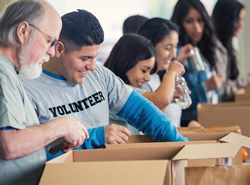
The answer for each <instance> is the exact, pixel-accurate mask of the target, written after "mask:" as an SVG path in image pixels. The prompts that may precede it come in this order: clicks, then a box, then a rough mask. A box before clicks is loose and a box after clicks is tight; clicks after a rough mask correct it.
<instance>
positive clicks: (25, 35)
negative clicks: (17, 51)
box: [16, 21, 32, 45]
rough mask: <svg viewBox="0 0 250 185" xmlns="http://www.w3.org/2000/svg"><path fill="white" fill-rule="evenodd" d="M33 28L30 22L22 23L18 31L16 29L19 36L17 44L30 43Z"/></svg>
mask: <svg viewBox="0 0 250 185" xmlns="http://www.w3.org/2000/svg"><path fill="white" fill-rule="evenodd" d="M31 29H32V28H31V26H30V25H29V23H28V22H26V21H24V22H21V23H20V24H19V25H18V27H17V29H16V35H17V39H18V40H17V42H18V43H19V44H21V45H23V44H25V43H27V42H28V40H29V39H30V32H31Z"/></svg>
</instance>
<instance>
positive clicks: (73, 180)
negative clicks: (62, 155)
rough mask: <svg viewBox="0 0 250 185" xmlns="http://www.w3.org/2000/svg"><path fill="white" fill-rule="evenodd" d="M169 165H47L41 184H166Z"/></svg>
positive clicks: (123, 163)
mask: <svg viewBox="0 0 250 185" xmlns="http://www.w3.org/2000/svg"><path fill="white" fill-rule="evenodd" d="M168 163H169V161H168V160H150V161H147V160H145V161H109V162H84V163H61V164H58V163H55V164H50V165H46V166H45V170H44V173H43V175H42V177H41V180H40V183H39V185H55V184H57V185H69V184H74V185H82V184H88V185H90V184H95V185H96V184H101V185H117V184H119V185H122V184H123V185H127V184H131V185H138V184H145V185H151V184H165V181H166V180H167V179H166V170H167V166H168ZM152 172H153V173H152Z"/></svg>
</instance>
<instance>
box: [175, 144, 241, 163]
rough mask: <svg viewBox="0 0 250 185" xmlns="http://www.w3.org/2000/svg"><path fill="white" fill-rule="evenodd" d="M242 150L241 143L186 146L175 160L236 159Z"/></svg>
mask: <svg viewBox="0 0 250 185" xmlns="http://www.w3.org/2000/svg"><path fill="white" fill-rule="evenodd" d="M240 148H241V144H240V143H217V144H197V145H185V146H184V148H183V149H182V150H181V151H180V152H179V153H178V154H177V155H176V156H175V157H174V158H173V160H182V159H219V158H234V157H235V156H236V154H237V152H238V151H239V149H240Z"/></svg>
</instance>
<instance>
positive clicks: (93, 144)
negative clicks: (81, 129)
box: [83, 126, 106, 149]
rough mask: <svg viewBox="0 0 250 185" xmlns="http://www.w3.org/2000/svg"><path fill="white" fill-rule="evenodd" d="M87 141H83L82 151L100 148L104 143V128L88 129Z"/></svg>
mask: <svg viewBox="0 0 250 185" xmlns="http://www.w3.org/2000/svg"><path fill="white" fill-rule="evenodd" d="M88 132H89V139H85V141H84V143H83V149H95V148H101V147H103V146H104V144H105V143H106V139H105V130H104V127H103V126H102V127H96V128H91V129H88Z"/></svg>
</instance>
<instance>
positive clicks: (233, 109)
mask: <svg viewBox="0 0 250 185" xmlns="http://www.w3.org/2000/svg"><path fill="white" fill-rule="evenodd" d="M198 121H199V123H200V124H202V125H203V126H204V127H212V126H218V125H219V126H230V125H239V126H240V128H241V132H242V135H244V136H248V137H250V102H234V103H219V104H216V105H212V104H199V105H198ZM247 151H248V153H249V154H250V149H247ZM249 156H250V155H249Z"/></svg>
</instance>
